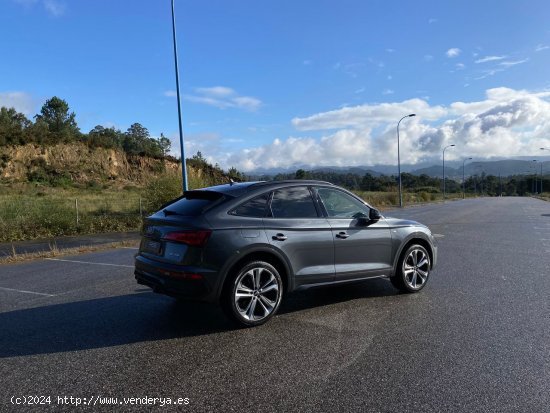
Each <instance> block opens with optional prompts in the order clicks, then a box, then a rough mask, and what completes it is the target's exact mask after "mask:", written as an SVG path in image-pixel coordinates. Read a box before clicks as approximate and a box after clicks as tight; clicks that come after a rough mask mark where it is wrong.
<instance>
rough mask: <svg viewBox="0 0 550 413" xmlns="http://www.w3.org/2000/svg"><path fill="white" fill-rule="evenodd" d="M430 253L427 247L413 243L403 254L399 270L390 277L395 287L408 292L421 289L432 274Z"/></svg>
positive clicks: (398, 264)
mask: <svg viewBox="0 0 550 413" xmlns="http://www.w3.org/2000/svg"><path fill="white" fill-rule="evenodd" d="M430 268H431V262H430V255H429V254H428V251H427V250H426V248H424V247H423V246H422V245H419V244H413V245H411V246H410V247H409V248H407V250H406V251H405V252H404V253H403V254H401V257H400V258H399V262H398V263H397V272H396V274H395V275H394V276H393V277H392V278H390V280H391V282H392V284H393V286H394V287H396V288H398V289H399V290H401V291H404V292H408V293H415V292H417V291H420V290H421V289H422V288H424V286H425V285H426V283H427V282H428V277H429V276H430Z"/></svg>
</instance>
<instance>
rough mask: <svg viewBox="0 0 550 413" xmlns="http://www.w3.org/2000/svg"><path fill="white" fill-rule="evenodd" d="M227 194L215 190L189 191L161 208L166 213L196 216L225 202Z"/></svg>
mask: <svg viewBox="0 0 550 413" xmlns="http://www.w3.org/2000/svg"><path fill="white" fill-rule="evenodd" d="M224 199H225V196H224V195H223V194H221V193H219V192H213V191H187V192H185V194H184V195H183V196H182V197H181V198H179V199H178V200H176V201H174V202H172V203H171V204H169V205H167V206H165V207H164V208H162V209H161V211H162V212H164V215H166V216H168V215H182V216H186V217H195V216H198V215H201V214H203V213H204V212H205V211H207V210H208V209H210V208H212V207H213V206H214V205H217V204H219V203H220V202H223V200H224Z"/></svg>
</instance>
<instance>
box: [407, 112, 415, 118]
mask: <svg viewBox="0 0 550 413" xmlns="http://www.w3.org/2000/svg"><path fill="white" fill-rule="evenodd" d="M408 116H409V118H412V117H413V116H416V113H411V114H410V115H408Z"/></svg>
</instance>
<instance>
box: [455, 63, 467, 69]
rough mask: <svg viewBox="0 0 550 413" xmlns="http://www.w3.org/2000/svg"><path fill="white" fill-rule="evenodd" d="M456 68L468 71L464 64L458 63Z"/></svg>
mask: <svg viewBox="0 0 550 413" xmlns="http://www.w3.org/2000/svg"><path fill="white" fill-rule="evenodd" d="M455 67H456V70H464V69H466V65H465V64H464V63H457V64H456V66H455Z"/></svg>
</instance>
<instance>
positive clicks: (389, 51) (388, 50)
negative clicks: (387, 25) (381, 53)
mask: <svg viewBox="0 0 550 413" xmlns="http://www.w3.org/2000/svg"><path fill="white" fill-rule="evenodd" d="M386 52H388V53H393V52H395V49H390V48H389V49H386Z"/></svg>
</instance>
